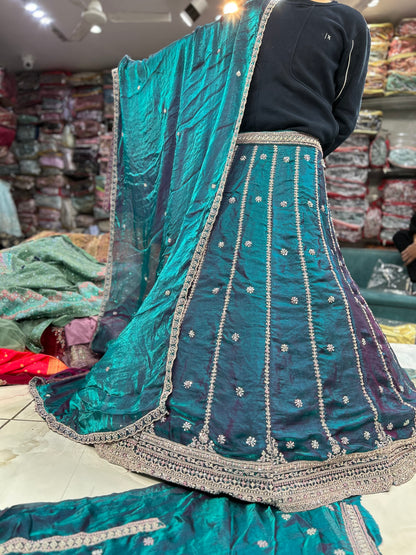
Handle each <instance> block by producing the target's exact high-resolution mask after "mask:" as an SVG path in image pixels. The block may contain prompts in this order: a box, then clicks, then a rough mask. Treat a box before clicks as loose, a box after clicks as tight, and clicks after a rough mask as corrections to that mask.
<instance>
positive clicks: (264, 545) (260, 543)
mask: <svg viewBox="0 0 416 555" xmlns="http://www.w3.org/2000/svg"><path fill="white" fill-rule="evenodd" d="M257 545H258V546H259V547H260V549H265V548H266V547H269V544H268V543H267V542H266V541H265V540H259V541H258V542H257Z"/></svg>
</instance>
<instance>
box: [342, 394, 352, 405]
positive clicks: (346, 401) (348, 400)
mask: <svg viewBox="0 0 416 555" xmlns="http://www.w3.org/2000/svg"><path fill="white" fill-rule="evenodd" d="M342 401H343V403H344V405H348V403H349V402H350V398H349V397H348V395H344V397H343V398H342Z"/></svg>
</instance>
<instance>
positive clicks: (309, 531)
mask: <svg viewBox="0 0 416 555" xmlns="http://www.w3.org/2000/svg"><path fill="white" fill-rule="evenodd" d="M317 531H318V530H317V529H316V528H308V529H307V530H306V533H307V534H308V536H314V535H315V534H316V532H317Z"/></svg>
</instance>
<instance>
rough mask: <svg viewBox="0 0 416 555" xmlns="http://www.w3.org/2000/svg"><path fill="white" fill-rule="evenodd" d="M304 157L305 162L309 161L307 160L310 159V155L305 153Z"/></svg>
mask: <svg viewBox="0 0 416 555" xmlns="http://www.w3.org/2000/svg"><path fill="white" fill-rule="evenodd" d="M304 158H305V160H306V161H307V162H309V160H310V159H311V157H310V155H309V154H305V156H304Z"/></svg>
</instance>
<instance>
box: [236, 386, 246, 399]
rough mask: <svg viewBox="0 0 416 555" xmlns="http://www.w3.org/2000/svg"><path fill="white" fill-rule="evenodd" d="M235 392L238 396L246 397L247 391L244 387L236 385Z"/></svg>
mask: <svg viewBox="0 0 416 555" xmlns="http://www.w3.org/2000/svg"><path fill="white" fill-rule="evenodd" d="M235 392H236V394H237V397H244V393H245V391H244V388H242V387H236V388H235Z"/></svg>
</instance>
